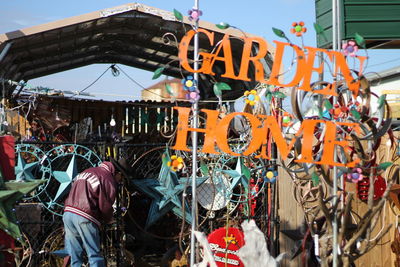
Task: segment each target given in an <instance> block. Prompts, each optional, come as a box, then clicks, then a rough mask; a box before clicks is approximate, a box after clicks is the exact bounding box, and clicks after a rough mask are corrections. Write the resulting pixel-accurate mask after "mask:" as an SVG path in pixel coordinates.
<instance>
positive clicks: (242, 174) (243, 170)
mask: <svg viewBox="0 0 400 267" xmlns="http://www.w3.org/2000/svg"><path fill="white" fill-rule="evenodd" d="M221 171H222V172H223V173H226V174H228V175H229V176H231V177H232V182H231V190H233V189H234V188H235V187H236V186H237V185H238V184H239V183H240V184H242V185H243V187H244V188H245V189H247V188H248V187H249V179H250V170H249V169H248V168H247V167H246V165H244V163H243V158H241V157H239V158H238V160H237V163H236V168H235V169H234V170H221Z"/></svg>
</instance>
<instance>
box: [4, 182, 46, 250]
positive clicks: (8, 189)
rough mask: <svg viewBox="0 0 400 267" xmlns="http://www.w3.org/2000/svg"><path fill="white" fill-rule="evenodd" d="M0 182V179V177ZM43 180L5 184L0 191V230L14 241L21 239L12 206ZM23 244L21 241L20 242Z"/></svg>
mask: <svg viewBox="0 0 400 267" xmlns="http://www.w3.org/2000/svg"><path fill="white" fill-rule="evenodd" d="M0 180H2V178H1V177H0ZM44 181H45V180H36V181H32V182H16V181H13V182H5V183H4V184H3V188H2V189H1V190H0V229H2V230H3V231H5V232H6V233H7V234H9V235H11V236H12V237H14V238H15V239H20V238H21V231H20V229H19V225H18V224H17V218H16V215H15V209H14V205H15V204H16V203H17V202H18V201H20V200H21V199H22V198H23V197H24V196H25V195H26V194H28V193H30V192H32V191H33V190H34V189H35V188H36V187H37V186H38V185H40V184H41V183H43V182H44ZM20 241H21V242H23V239H21V240H20Z"/></svg>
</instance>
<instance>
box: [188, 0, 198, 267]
mask: <svg viewBox="0 0 400 267" xmlns="http://www.w3.org/2000/svg"><path fill="white" fill-rule="evenodd" d="M194 9H199V0H195V1H194ZM198 27H199V21H198V20H196V21H195V30H196V31H197V29H198ZM198 54H199V35H198V34H195V36H194V66H193V67H194V70H198V68H199V62H198ZM193 78H194V81H195V84H196V86H197V87H198V86H199V74H198V73H197V72H195V73H194V76H193ZM197 89H198V88H197ZM198 108H199V102H198V100H195V102H194V103H193V105H192V109H193V120H192V128H198V124H199V122H198V115H199V110H198ZM192 161H193V162H192V231H191V234H190V266H194V264H195V261H196V257H195V256H196V237H195V235H194V232H195V231H197V196H196V177H197V132H196V131H192Z"/></svg>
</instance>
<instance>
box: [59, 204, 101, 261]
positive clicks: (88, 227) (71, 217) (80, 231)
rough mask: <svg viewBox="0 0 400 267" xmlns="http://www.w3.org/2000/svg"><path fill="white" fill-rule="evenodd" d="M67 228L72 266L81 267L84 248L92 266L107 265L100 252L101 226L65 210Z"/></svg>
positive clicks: (67, 243) (65, 225) (66, 241)
mask: <svg viewBox="0 0 400 267" xmlns="http://www.w3.org/2000/svg"><path fill="white" fill-rule="evenodd" d="M63 221H64V228H65V249H66V250H67V252H68V254H69V255H70V256H71V267H81V266H82V263H83V257H82V255H83V250H85V251H86V254H87V256H88V259H89V264H90V267H105V263H104V258H103V256H102V255H101V252H100V232H99V227H98V226H97V225H96V224H95V223H93V222H91V221H89V220H88V219H86V218H84V217H82V216H79V215H77V214H74V213H72V212H65V213H64V216H63Z"/></svg>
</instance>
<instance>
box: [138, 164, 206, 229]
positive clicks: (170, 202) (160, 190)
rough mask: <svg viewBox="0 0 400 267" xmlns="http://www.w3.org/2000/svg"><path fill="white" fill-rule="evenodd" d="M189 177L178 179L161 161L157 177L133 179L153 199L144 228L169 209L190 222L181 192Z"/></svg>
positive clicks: (188, 211) (201, 181)
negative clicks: (183, 208)
mask: <svg viewBox="0 0 400 267" xmlns="http://www.w3.org/2000/svg"><path fill="white" fill-rule="evenodd" d="M187 179H190V178H181V179H178V177H177V175H176V173H175V172H172V171H171V170H170V169H169V167H168V166H167V165H166V164H165V163H163V164H162V167H161V170H160V173H159V175H158V178H157V179H137V180H136V179H134V180H132V182H133V185H134V186H135V187H136V188H137V189H138V190H139V191H141V192H143V193H145V194H146V195H148V196H149V197H151V198H152V199H153V200H152V202H151V205H150V209H149V213H148V216H147V221H146V228H148V227H150V226H151V225H153V224H154V223H155V222H156V221H158V220H159V219H160V218H161V217H162V216H164V215H165V214H166V213H167V212H169V211H171V210H172V212H173V213H174V214H175V215H177V216H178V217H180V218H183V217H185V220H186V221H187V222H188V223H191V221H192V216H191V212H190V210H189V206H188V205H187V203H185V204H184V206H185V212H184V213H183V210H182V207H183V203H182V200H181V199H182V192H183V190H184V189H185V187H186V186H187V184H188V185H189V186H190V185H191V183H190V181H189V183H188V180H187ZM206 179H207V178H198V181H196V186H197V185H200V184H201V183H203V182H204V181H205V180H206Z"/></svg>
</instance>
